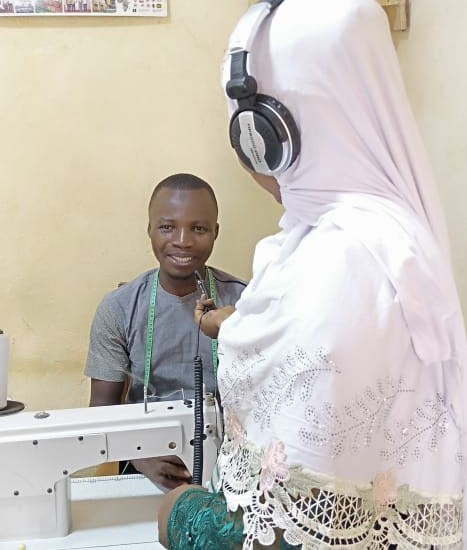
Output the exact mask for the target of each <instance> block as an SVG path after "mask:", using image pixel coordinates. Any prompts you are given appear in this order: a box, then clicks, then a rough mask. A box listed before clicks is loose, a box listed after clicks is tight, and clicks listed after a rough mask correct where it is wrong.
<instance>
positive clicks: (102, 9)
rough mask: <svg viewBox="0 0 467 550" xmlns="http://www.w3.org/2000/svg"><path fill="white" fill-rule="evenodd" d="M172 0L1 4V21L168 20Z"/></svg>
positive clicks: (6, 0)
mask: <svg viewBox="0 0 467 550" xmlns="http://www.w3.org/2000/svg"><path fill="white" fill-rule="evenodd" d="M167 2H168V0H0V17H2V16H4V17H11V16H15V15H29V16H44V15H68V16H71V17H76V16H78V15H81V16H83V15H84V16H88V15H96V16H108V15H111V16H132V17H134V16H146V17H148V16H149V17H167Z"/></svg>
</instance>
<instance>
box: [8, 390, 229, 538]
mask: <svg viewBox="0 0 467 550" xmlns="http://www.w3.org/2000/svg"><path fill="white" fill-rule="evenodd" d="M204 425H205V436H206V439H205V441H204V468H203V484H207V482H208V481H209V479H210V477H211V474H212V471H213V469H214V466H215V462H216V458H217V450H218V446H219V443H220V440H221V435H222V434H221V431H222V430H221V421H220V418H219V415H218V410H217V404H216V403H215V401H214V400H213V399H212V398H211V399H205V407H204ZM193 431H194V417H193V408H192V406H191V405H190V404H185V403H184V402H183V401H166V402H159V403H150V404H149V410H148V412H147V413H145V412H144V408H143V405H142V404H135V405H118V406H111V407H94V408H80V409H63V410H52V411H48V413H45V414H44V413H35V412H21V413H17V414H15V415H11V416H4V417H1V418H0V541H8V540H25V539H45V538H53V537H64V536H66V535H68V533H69V532H70V529H71V527H72V526H71V505H70V479H69V475H70V474H72V473H73V472H75V471H77V470H80V469H82V468H86V467H90V466H94V465H97V464H102V463H104V462H114V461H119V460H126V459H134V458H146V457H154V456H164V455H170V454H173V455H177V456H179V457H180V458H181V459H182V460H183V461H184V463H185V464H186V465H187V467H188V468H189V469H190V470H191V468H192V464H193V446H192V444H191V443H190V442H191V441H192V439H193ZM155 514H156V511H155V510H154V522H155V521H156V517H155Z"/></svg>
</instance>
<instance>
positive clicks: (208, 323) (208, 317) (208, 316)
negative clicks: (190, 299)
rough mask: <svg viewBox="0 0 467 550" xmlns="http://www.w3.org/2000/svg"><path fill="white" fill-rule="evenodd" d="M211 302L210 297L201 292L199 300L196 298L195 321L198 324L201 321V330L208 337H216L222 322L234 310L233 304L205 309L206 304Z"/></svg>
mask: <svg viewBox="0 0 467 550" xmlns="http://www.w3.org/2000/svg"><path fill="white" fill-rule="evenodd" d="M212 303H213V301H212V299H211V298H206V296H205V295H204V294H203V295H202V296H201V298H200V299H199V300H196V307H195V323H196V324H197V325H198V324H199V323H200V321H201V330H202V331H203V332H204V334H206V336H209V337H210V338H217V335H218V333H219V329H220V327H221V325H222V323H223V322H224V321H225V320H226V319H227V318H228V317H230V316H231V315H232V313H233V312H234V311H235V308H234V306H224V307H220V308H218V309H211V310H209V311H205V310H206V306H209V305H211V304H212Z"/></svg>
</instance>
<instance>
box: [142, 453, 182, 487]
mask: <svg viewBox="0 0 467 550" xmlns="http://www.w3.org/2000/svg"><path fill="white" fill-rule="evenodd" d="M131 463H132V464H133V466H134V467H135V468H136V469H137V470H138V472H140V473H142V474H143V475H145V476H146V477H147V478H148V479H150V480H151V481H152V482H153V483H155V484H156V485H159V486H160V487H163V488H164V489H175V487H178V486H179V485H183V484H184V483H190V481H191V474H190V472H189V471H188V470H187V468H186V466H185V464H184V463H183V462H182V460H181V459H180V458H179V457H178V456H159V457H157V458H138V459H135V460H132V461H131Z"/></svg>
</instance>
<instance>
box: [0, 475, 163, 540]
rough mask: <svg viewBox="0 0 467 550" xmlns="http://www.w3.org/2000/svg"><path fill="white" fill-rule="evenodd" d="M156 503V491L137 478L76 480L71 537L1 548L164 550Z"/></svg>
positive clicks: (74, 480)
mask: <svg viewBox="0 0 467 550" xmlns="http://www.w3.org/2000/svg"><path fill="white" fill-rule="evenodd" d="M160 499H161V493H160V491H159V490H158V489H157V488H156V487H155V486H154V485H153V484H152V483H151V482H150V481H148V480H147V479H146V478H144V477H143V476H139V475H129V476H105V477H86V478H74V479H72V480H71V508H72V529H71V533H70V534H69V535H67V536H66V537H62V538H56V539H42V540H17V541H8V542H0V550H18V548H25V549H26V550H83V549H87V550H90V549H96V550H104V549H105V550H164V547H163V546H162V545H160V544H159V543H158V542H157V541H158V531H157V523H156V517H157V511H158V508H159V504H160ZM21 544H23V545H24V546H21Z"/></svg>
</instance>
